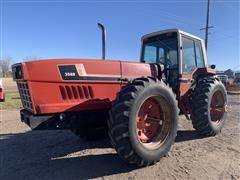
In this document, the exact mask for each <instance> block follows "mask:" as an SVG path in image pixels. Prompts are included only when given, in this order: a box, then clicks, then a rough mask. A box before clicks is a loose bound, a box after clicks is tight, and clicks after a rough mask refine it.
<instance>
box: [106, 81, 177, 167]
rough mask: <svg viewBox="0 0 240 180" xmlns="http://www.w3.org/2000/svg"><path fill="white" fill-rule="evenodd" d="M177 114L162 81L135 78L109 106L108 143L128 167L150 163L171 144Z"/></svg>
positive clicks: (157, 158)
mask: <svg viewBox="0 0 240 180" xmlns="http://www.w3.org/2000/svg"><path fill="white" fill-rule="evenodd" d="M178 113H179V110H178V106H177V101H176V98H175V96H174V94H173V92H172V89H171V88H170V87H168V86H167V85H166V84H165V83H164V82H163V81H158V80H157V79H154V78H139V79H135V80H134V81H133V82H132V83H129V84H128V85H126V86H125V87H124V88H123V89H122V91H121V92H120V93H119V94H118V97H117V100H116V101H115V102H114V103H113V107H112V110H111V111H110V120H109V121H108V125H109V137H110V140H111V143H112V145H113V147H114V148H115V149H116V151H117V152H118V155H119V156H120V157H121V158H122V159H123V160H125V161H127V162H128V163H130V164H136V165H138V166H140V167H141V166H148V165H151V164H154V163H156V162H158V161H159V160H160V158H161V157H163V156H164V155H166V154H167V152H168V151H169V150H170V148H171V146H172V144H173V143H174V140H175V137H176V134H177V119H178Z"/></svg>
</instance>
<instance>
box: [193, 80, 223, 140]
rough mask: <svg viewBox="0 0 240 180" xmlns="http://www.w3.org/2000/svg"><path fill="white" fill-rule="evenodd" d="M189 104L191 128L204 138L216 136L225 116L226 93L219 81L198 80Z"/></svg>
mask: <svg viewBox="0 0 240 180" xmlns="http://www.w3.org/2000/svg"><path fill="white" fill-rule="evenodd" d="M190 103H191V107H192V112H191V119H192V124H193V127H194V128H195V129H196V130H198V131H199V133H200V134H202V135H205V136H214V135H216V134H218V133H219V132H220V131H221V129H222V128H223V126H224V123H225V120H226V116H227V113H226V105H227V93H226V89H225V87H224V85H223V84H222V83H221V81H219V80H218V79H216V78H214V77H205V78H202V79H200V80H199V81H198V83H197V85H196V87H195V88H194V90H193V92H192V97H191V101H190Z"/></svg>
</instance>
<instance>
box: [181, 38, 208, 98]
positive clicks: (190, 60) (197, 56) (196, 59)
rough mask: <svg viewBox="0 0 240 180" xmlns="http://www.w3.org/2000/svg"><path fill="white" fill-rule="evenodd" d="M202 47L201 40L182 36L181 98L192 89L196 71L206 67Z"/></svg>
mask: <svg viewBox="0 0 240 180" xmlns="http://www.w3.org/2000/svg"><path fill="white" fill-rule="evenodd" d="M201 47H202V46H201V41H200V40H196V39H193V38H190V37H187V36H184V35H181V48H180V49H181V53H180V54H181V65H182V66H181V70H180V72H181V73H180V74H179V81H180V83H179V84H180V96H184V95H185V94H186V93H187V92H188V90H189V89H190V88H191V85H192V82H193V73H194V71H196V70H197V68H202V67H204V66H205V65H204V61H203V52H202V48H201Z"/></svg>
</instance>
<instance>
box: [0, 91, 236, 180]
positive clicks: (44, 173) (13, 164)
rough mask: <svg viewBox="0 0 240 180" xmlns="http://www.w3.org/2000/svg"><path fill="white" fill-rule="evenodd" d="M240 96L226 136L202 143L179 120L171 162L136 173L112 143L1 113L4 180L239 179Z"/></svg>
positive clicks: (231, 108)
mask: <svg viewBox="0 0 240 180" xmlns="http://www.w3.org/2000/svg"><path fill="white" fill-rule="evenodd" d="M239 98H240V96H236V95H231V96H229V108H228V109H229V113H228V119H227V122H226V124H225V127H224V128H223V130H222V132H221V133H220V134H219V135H217V136H215V137H208V138H202V137H200V136H199V135H198V134H197V133H196V131H194V130H193V129H192V126H191V122H190V121H187V120H186V119H185V118H184V117H183V116H181V117H180V118H179V131H178V136H177V138H176V143H175V144H174V145H173V147H172V149H171V151H170V152H169V154H168V156H167V157H164V158H162V159H161V161H160V162H159V163H157V164H155V165H153V166H150V167H145V168H140V169H136V168H135V167H133V166H130V165H127V164H125V163H124V162H123V161H122V160H121V159H120V158H119V157H118V156H117V154H116V152H115V151H114V150H113V149H112V148H111V146H110V144H109V142H108V139H104V140H101V141H94V142H84V141H82V140H80V139H78V138H77V137H75V136H74V135H72V133H71V132H70V131H63V130H62V131H60V130H58V131H57V130H56V131H30V129H29V128H28V127H27V126H26V125H25V124H23V123H21V122H20V120H19V112H18V111H17V110H14V111H1V113H0V179H1V180H8V179H31V180H35V179H51V180H52V179H59V180H61V179H94V178H96V179H201V180H203V179H222V180H226V179H234V180H235V179H240V111H239V109H240V108H239V107H240V99H239Z"/></svg>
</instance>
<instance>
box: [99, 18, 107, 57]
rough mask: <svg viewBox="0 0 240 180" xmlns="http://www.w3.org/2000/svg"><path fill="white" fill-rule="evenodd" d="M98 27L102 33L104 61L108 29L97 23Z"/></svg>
mask: <svg viewBox="0 0 240 180" xmlns="http://www.w3.org/2000/svg"><path fill="white" fill-rule="evenodd" d="M97 25H98V27H99V28H100V29H101V31H102V59H103V60H105V58H106V29H105V27H104V26H103V25H102V24H101V23H97Z"/></svg>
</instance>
